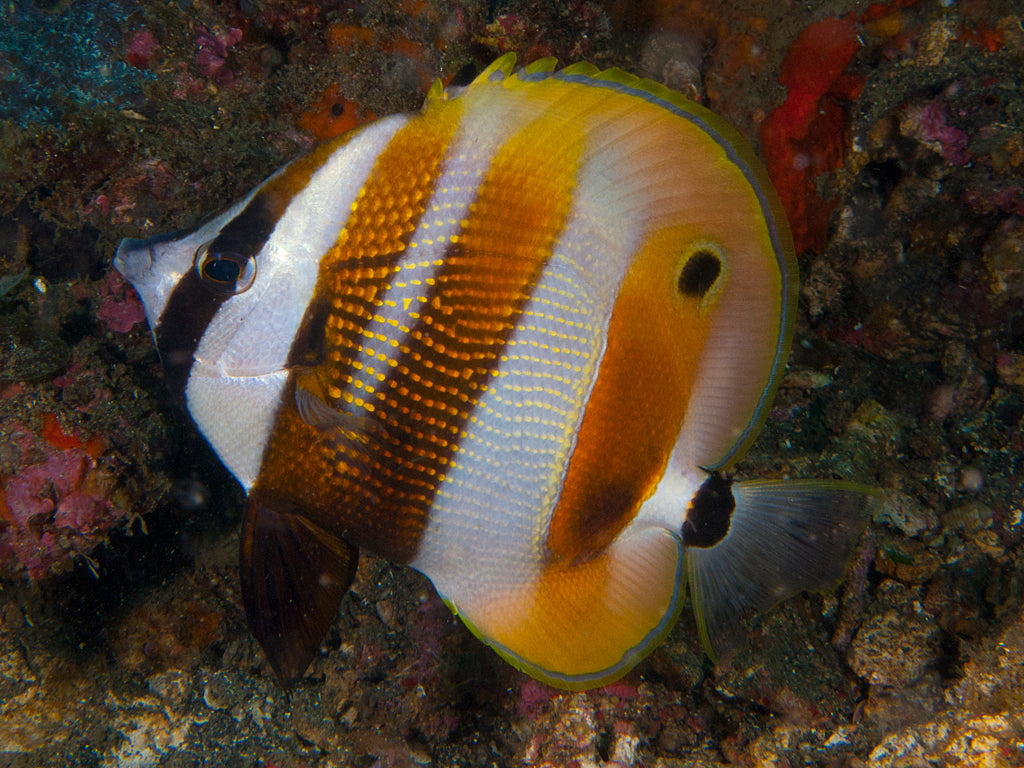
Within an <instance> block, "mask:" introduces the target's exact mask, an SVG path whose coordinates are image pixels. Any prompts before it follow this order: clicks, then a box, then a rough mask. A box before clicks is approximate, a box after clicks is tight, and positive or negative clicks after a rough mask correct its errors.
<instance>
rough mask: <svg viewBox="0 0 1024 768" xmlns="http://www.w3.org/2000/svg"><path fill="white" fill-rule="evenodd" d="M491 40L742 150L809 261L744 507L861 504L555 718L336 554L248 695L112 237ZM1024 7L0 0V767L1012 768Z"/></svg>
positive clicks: (435, 615)
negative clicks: (819, 580) (785, 484)
mask: <svg viewBox="0 0 1024 768" xmlns="http://www.w3.org/2000/svg"><path fill="white" fill-rule="evenodd" d="M510 50H514V51H517V52H518V53H519V55H520V61H521V63H524V64H525V63H528V62H529V61H531V60H534V59H536V58H539V57H542V56H549V55H555V56H558V57H559V59H560V60H561V61H562V62H563V63H569V62H572V61H576V60H580V59H588V60H590V61H592V62H594V63H595V64H597V65H599V66H602V67H603V66H620V67H622V68H624V69H626V70H629V71H631V72H635V73H637V74H641V75H644V76H647V77H650V78H653V79H656V80H659V81H661V82H664V83H666V84H667V85H669V86H671V87H673V88H676V89H679V90H681V91H683V92H684V93H686V94H687V95H688V96H690V97H691V98H694V99H697V100H700V101H701V102H702V103H704V104H706V105H707V106H709V107H710V108H711V109H713V110H715V111H717V112H719V113H721V114H722V115H724V116H725V117H727V118H728V119H729V120H730V121H731V122H733V123H734V124H735V125H736V126H737V127H738V128H739V129H740V131H741V132H742V133H744V134H745V135H746V136H747V137H749V138H750V139H751V140H752V141H753V142H754V143H755V144H756V145H757V146H758V149H759V151H760V154H761V155H762V157H763V158H764V159H765V163H766V165H767V167H768V168H769V171H770V173H771V175H772V177H773V180H774V182H775V184H776V185H777V187H778V188H779V192H780V195H781V197H782V199H783V201H784V204H785V206H786V208H787V212H788V213H789V216H790V219H791V222H792V224H793V230H794V235H795V238H796V242H797V246H798V250H799V255H800V266H801V270H802V290H801V301H800V311H799V318H798V325H797V335H796V340H795V343H794V354H793V359H792V361H791V363H790V367H789V370H788V372H787V374H786V377H785V380H784V381H783V384H782V389H781V391H780V394H779V397H778V399H777V401H776V404H775V407H774V410H773V411H772V414H771V417H770V418H769V420H768V424H767V425H766V428H765V432H764V434H763V435H762V436H761V438H760V439H759V440H758V442H757V443H756V445H755V446H754V448H753V449H752V451H751V452H750V454H749V455H748V457H747V458H746V459H745V460H744V462H743V463H742V465H741V467H740V470H741V473H742V474H743V475H744V476H747V477H763V476H794V477H824V476H834V477H842V478H847V479H853V480H858V481H862V482H869V483H872V484H875V485H878V486H880V487H882V488H883V489H885V491H886V502H885V504H884V505H883V507H882V508H881V509H880V510H879V512H878V513H877V514H876V516H875V519H874V520H873V521H872V523H871V525H870V526H869V529H868V531H867V532H866V533H865V535H864V538H863V540H862V542H861V544H860V546H859V548H858V550H857V552H856V554H855V557H854V561H853V562H852V563H851V566H850V570H849V576H848V578H847V580H846V581H845V583H844V584H843V585H842V586H841V587H840V588H839V589H838V590H837V591H836V593H835V594H832V595H826V596H821V595H805V596H801V597H799V598H797V599H794V600H791V601H789V602H787V603H786V604H784V605H782V606H780V607H778V608H777V609H775V610H773V611H771V612H769V613H768V614H767V615H765V616H761V617H758V618H757V619H755V620H753V621H752V622H751V624H750V626H749V628H748V631H749V642H748V643H747V645H746V647H745V648H743V649H741V650H739V651H738V652H737V653H736V654H735V655H734V656H733V657H732V658H730V659H725V660H722V661H721V662H720V663H719V664H718V665H717V666H716V665H712V663H711V662H710V661H709V660H708V659H707V658H706V657H704V656H703V654H702V652H701V650H700V646H699V642H698V641H697V639H696V637H695V632H694V629H693V627H692V624H691V622H690V621H689V618H688V615H687V614H686V611H685V610H684V616H683V620H682V621H681V622H680V624H679V626H678V627H677V628H676V629H675V631H674V632H673V633H672V635H671V637H670V639H669V641H668V642H667V643H666V644H665V645H664V646H663V647H661V648H660V649H658V650H657V651H655V652H654V653H653V654H652V655H651V656H650V657H649V658H648V659H647V660H646V661H645V662H643V663H642V664H641V665H640V666H639V667H638V668H637V669H636V670H635V671H634V672H632V673H631V674H630V675H628V676H627V677H626V678H624V679H623V680H622V681H620V682H618V683H615V684H613V685H610V686H608V687H606V688H603V689H599V690H596V691H591V692H588V693H580V694H566V693H560V692H557V691H553V690H550V689H548V688H546V687H545V686H543V685H541V684H539V683H537V682H535V681H532V680H530V679H529V678H526V677H524V676H523V675H521V674H519V673H517V672H516V671H515V670H512V669H511V668H509V667H508V666H506V665H505V664H504V663H503V662H501V661H500V660H499V659H498V658H497V657H496V656H495V655H494V654H493V653H492V652H491V651H490V650H488V649H487V648H485V647H484V646H482V645H481V644H480V643H478V642H477V641H476V640H475V639H474V638H473V637H472V636H471V635H470V634H469V632H468V631H467V630H465V628H464V627H462V626H461V625H460V624H459V623H458V622H457V620H455V619H454V618H453V617H452V616H451V615H450V614H449V613H448V611H447V609H446V608H445V607H444V606H443V605H442V604H441V603H440V601H439V600H438V598H437V597H436V595H435V594H434V593H433V590H432V588H431V587H430V585H429V583H427V582H426V581H425V580H424V579H422V578H421V577H419V576H418V575H417V574H415V573H414V572H412V571H410V570H408V569H402V568H396V567H392V566H390V565H388V564H386V563H383V562H381V561H374V560H372V559H368V560H365V561H364V562H363V563H362V565H361V567H360V571H359V574H358V576H357V580H356V585H355V589H354V593H353V594H352V595H350V596H349V597H348V598H347V599H346V600H345V602H344V605H343V608H342V611H341V614H340V615H339V617H338V621H337V624H336V626H335V627H334V629H332V631H331V633H330V636H329V637H328V639H327V642H326V643H325V645H324V647H323V649H322V654H321V656H320V657H319V658H318V659H317V660H316V662H315V663H314V665H313V666H312V667H311V669H310V670H309V672H308V673H307V675H306V676H305V677H304V679H303V680H302V681H300V683H299V684H298V685H297V687H296V688H295V689H294V690H292V691H290V692H285V691H283V690H282V689H280V687H279V686H278V685H277V683H276V682H275V680H274V678H273V675H272V673H271V671H270V669H269V667H268V666H267V664H266V662H265V660H264V659H263V658H262V656H261V654H260V652H259V650H258V648H257V647H256V645H255V642H254V641H253V639H252V637H251V636H250V634H249V633H248V631H247V629H246V627H245V621H244V617H243V615H242V611H241V607H240V601H239V595H238V586H237V558H236V550H237V526H238V522H239V515H240V506H241V501H242V499H241V493H240V491H239V489H238V488H237V486H236V485H235V484H234V483H233V481H232V480H231V478H230V477H229V476H228V475H227V474H226V472H225V471H224V470H223V469H222V468H221V467H220V465H219V463H218V462H217V460H216V458H215V457H214V456H213V455H212V452H211V451H210V450H209V449H208V448H207V447H206V446H205V445H204V444H203V443H202V441H201V439H200V438H199V437H198V436H197V435H196V434H195V431H194V429H193V428H192V427H191V425H190V424H189V422H188V419H187V416H186V415H185V414H184V413H183V412H181V411H179V410H177V409H176V408H175V407H174V405H173V404H172V403H170V402H169V401H168V398H167V396H166V393H165V392H164V390H163V387H162V381H161V373H160V367H159V362H158V360H157V358H156V354H155V351H154V349H153V346H152V342H151V338H150V335H149V332H148V330H147V328H146V326H145V322H144V318H143V315H142V313H141V306H140V304H139V302H138V300H137V298H136V297H135V295H134V293H133V292H132V290H131V288H130V287H128V286H127V285H126V284H125V283H124V282H123V281H122V280H121V279H120V278H119V277H118V276H117V275H116V273H114V272H113V271H112V270H111V268H110V260H111V257H112V254H113V249H114V247H115V246H116V243H117V241H118V240H119V239H120V238H121V237H125V236H133V237H139V236H145V235H147V234H152V233H156V232H161V231H167V230H170V229H173V228H175V227H180V226H187V225H189V224H190V223H192V222H194V221H195V220H196V219H197V218H198V217H199V216H201V215H204V214H207V213H209V212H211V211H214V210H216V209H218V208H220V207H223V206H224V205H226V204H228V203H230V202H231V201H232V200H233V199H235V198H237V197H238V196H240V195H241V194H243V193H244V192H246V191H248V190H249V189H251V188H252V187H253V186H254V185H255V184H256V183H258V182H259V181H260V180H261V179H262V178H263V177H265V176H266V175H268V174H269V173H271V172H272V171H273V170H275V169H276V168H277V167H279V166H280V165H282V164H283V163H284V162H286V161H287V160H288V159H290V158H292V157H294V156H296V155H297V154H299V153H301V152H302V151H304V150H306V149H308V148H309V147H310V146H311V145H312V144H313V143H314V142H315V141H317V140H322V139H325V138H328V137H330V136H334V135H337V134H338V133H341V132H344V131H346V130H348V129H350V128H352V127H354V126H356V125H358V124H360V123H361V122H364V121H366V120H369V119H372V118H373V117H374V116H377V115H386V114H390V113H392V112H395V111H398V110H406V109H416V108H418V106H419V104H420V103H421V102H422V99H423V97H424V95H425V93H426V90H427V88H429V86H430V84H431V82H433V80H434V79H435V78H441V79H447V78H450V77H452V76H453V75H454V74H455V73H457V72H458V71H459V70H460V69H462V68H463V67H465V66H467V65H475V66H481V65H485V64H487V63H489V62H490V61H491V60H492V59H493V58H494V57H495V56H497V55H498V54H500V53H502V52H505V51H510ZM1022 73H1024V16H1022V14H1021V9H1020V4H1019V2H1013V1H1012V0H1002V1H1000V0H993V1H992V2H983V1H982V0H973V1H968V2H953V1H952V0H890V1H889V2H878V3H872V4H866V3H862V2H855V1H854V0H822V1H821V2H815V3H795V2H788V1H787V2H780V3H764V2H756V1H755V0H739V1H738V2H723V1H721V0H642V1H641V2H627V0H604V2H601V1H599V0H567V1H566V2H554V0H509V1H508V2H484V0H399V1H398V2H384V1H383V0H367V1H366V2H358V1H357V0H328V1H327V2H319V3H312V2H310V3H303V2H287V1H286V0H227V1H226V2H214V0H198V1H197V2H192V3H185V2H170V3H168V2H160V3H158V2H153V1H152V0H144V2H140V3H125V2H121V1H120V0H91V1H88V2H87V1H85V0H78V1H76V0H63V1H62V0H36V1H35V2H32V1H30V0H12V2H8V3H5V4H4V5H3V7H2V8H0V486H2V491H0V765H2V766H8V765H10V766H39V765H64V766H122V765H123V766H184V765H196V764H199V763H200V762H202V763H203V764H205V765H226V766H233V765H245V766H251V765H268V766H269V765H273V766H289V767H293V766H294V767H295V768H298V767H299V766H317V767H324V768H326V767H327V766H348V765H362V766H411V765H437V766H447V765H466V766H483V765H495V766H504V765H520V764H522V765H552V766H565V765H576V766H594V765H617V766H634V765H637V766H639V765H645V766H662V767H663V768H670V767H672V768H683V767H684V766H697V765H701V766H708V765H710V766H714V765H733V764H735V765H741V766H801V765H827V766H865V765H871V766H894V767H895V766H931V765H971V766H973V765H982V766H1021V765H1024V714H1022V712H1024V665H1022V662H1021V659H1024V563H1022V560H1024V549H1022V547H1024V545H1022V533H1024V490H1022V474H1024V320H1022V318H1024V88H1022V82H1021V78H1022V76H1024V75H1022Z"/></svg>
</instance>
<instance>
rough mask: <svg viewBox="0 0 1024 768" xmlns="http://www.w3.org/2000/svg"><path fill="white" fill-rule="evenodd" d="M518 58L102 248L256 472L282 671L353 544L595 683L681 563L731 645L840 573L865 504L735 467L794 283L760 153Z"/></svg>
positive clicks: (867, 498)
mask: <svg viewBox="0 0 1024 768" xmlns="http://www.w3.org/2000/svg"><path fill="white" fill-rule="evenodd" d="M514 61H515V60H514V57H512V56H505V57H502V58H500V59H498V60H497V61H496V62H495V63H494V64H493V65H492V66H491V67H490V68H488V69H487V70H486V71H484V72H483V73H482V74H481V75H480V76H479V77H478V78H477V79H476V80H475V81H473V82H472V83H471V84H470V85H468V86H467V87H465V88H464V89H460V90H458V91H456V90H455V89H451V90H449V91H445V90H444V89H443V88H441V87H440V86H436V87H435V88H434V89H433V90H432V91H431V94H430V96H429V97H428V99H427V102H426V104H425V106H424V108H423V110H422V111H421V112H419V113H415V114H403V115H394V116H392V117H388V118H385V119H382V120H379V121H377V122H374V123H372V124H369V125H367V126H364V127H361V128H359V129H356V130H354V131H352V132H350V133H348V134H346V135H344V136H342V137H339V138H338V139H335V140H333V141H331V142H328V143H325V144H323V145H320V146H319V147H317V148H315V149H314V150H313V151H312V152H311V153H310V154H308V155H306V156H305V157H302V158H300V159H297V160H295V161H293V162H292V163H291V164H289V165H287V166H285V167H284V168H283V169H281V170H280V171H278V172H277V173H276V174H275V175H273V176H271V177H270V178H269V179H268V180H266V181H265V182H264V183H263V184H261V185H260V186H259V187H257V188H256V189H254V190H253V191H252V192H251V193H250V194H249V195H247V196H246V197H245V198H244V199H242V200H241V201H239V202H238V203H236V204H235V205H233V206H232V207H230V208H229V209H228V210H227V211H225V212H224V213H222V214H221V215H219V216H217V217H215V218H212V219H210V220H208V221H206V222H205V223H202V224H200V225H199V226H198V227H196V228H195V229H193V230H191V231H189V232H186V233H174V234H173V235H170V236H164V237H157V238H151V239H149V240H145V241H139V240H125V241H124V242H123V243H122V244H121V246H120V247H119V249H118V252H117V256H116V257H115V266H116V267H117V269H118V270H119V271H120V272H121V273H122V274H123V275H124V276H125V277H126V278H128V279H129V280H130V281H131V282H132V283H133V284H134V285H135V287H136V289H137V290H138V292H139V294H140V296H141V297H142V300H143V302H144V304H145V308H146V313H147V318H148V320H149V323H150V326H151V328H152V329H153V333H154V337H155V339H156V342H157V346H158V348H159V350H160V353H161V357H162V360H163V363H164V366H165V371H166V375H167V380H168V383H169V385H170V387H171V388H172V390H174V391H176V392H178V393H180V394H182V395H183V396H184V400H185V403H186V405H187V407H188V410H189V412H190V413H191V415H192V417H193V419H194V420H195V422H196V424H197V425H198V427H199V429H200V430H201V431H202V433H203V435H204V436H205V437H206V439H207V440H209V442H210V443H211V445H212V446H213V448H214V449H215V450H216V452H217V454H218V455H219V456H220V458H221V460H222V461H223V462H224V463H225V465H226V466H227V467H228V469H229V470H230V471H231V472H232V473H233V475H234V476H235V477H236V478H237V479H238V481H239V482H240V483H241V484H242V486H243V487H244V489H245V491H246V493H247V494H248V501H247V511H246V514H245V518H244V523H243V531H242V537H241V550H240V574H241V581H242V589H243V598H244V603H245V608H246V613H247V616H248V619H249V622H250V625H251V627H252V628H253V631H254V634H255V635H256V637H257V639H258V640H259V641H260V643H261V645H262V646H263V648H264V650H265V651H266V653H267V655H268V657H269V659H270V661H271V663H272V665H273V667H274V669H275V670H276V672H277V674H278V675H279V677H280V678H281V679H282V680H283V681H285V682H289V681H291V680H292V679H294V678H295V677H297V676H298V675H300V674H301V673H302V672H303V670H304V669H305V667H306V666H307V665H308V663H309V661H310V660H311V659H312V657H313V655H314V654H315V653H316V651H317V648H318V647H319V644H320V642H321V640H322V638H323V635H324V633H325V632H326V630H327V628H328V627H329V626H330V624H331V623H332V622H333V621H334V619H335V616H336V613H337V608H338V604H339V601H340V600H341V598H342V597H343V595H344V594H345V592H346V591H347V590H348V587H349V585H350V583H351V581H352V578H353V575H354V570H355V565H356V562H357V558H358V551H359V549H366V550H369V551H372V552H374V553H376V554H378V555H381V556H384V557H386V558H388V559H390V560H392V561H394V562H398V563H404V564H408V565H410V566H412V567H414V568H416V569H418V570H420V571H421V572H423V573H424V574H426V575H427V576H428V577H429V578H430V579H431V581H432V582H433V584H434V586H435V587H436V588H437V590H438V592H439V593H440V595H441V596H442V598H443V599H444V600H445V601H446V603H447V604H448V605H449V607H450V608H451V609H452V610H453V611H454V612H455V613H457V614H458V615H459V616H460V617H462V618H463V619H464V620H465V622H466V623H467V624H468V625H469V627H470V628H471V629H472V630H473V632H474V633H475V634H477V635H478V636H479V637H480V638H481V639H483V640H484V641H485V642H487V643H488V644H489V645H491V646H492V647H493V648H494V649H495V650H497V651H498V653H500V654H501V655H502V656H504V657H505V658H506V659H507V660H509V661H510V662H511V663H512V664H514V665H515V666H517V667H518V668H520V669H523V670H524V671H526V672H527V673H529V674H531V675H533V676H534V677H536V678H538V679H541V680H544V681H546V682H549V683H551V684H553V685H557V686H560V687H564V688H572V689H580V688H587V687H591V686H594V685H599V684H602V683H605V682H608V681H610V680H613V679H615V678H616V677H618V676H620V675H622V674H624V673H625V672H626V671H627V670H629V669H630V668H632V667H633V666H634V665H635V664H636V663H637V662H638V661H639V660H640V659H641V658H643V656H644V655H645V654H646V653H647V652H649V651H650V650H651V649H652V648H653V647H655V646H656V645H657V643H658V642H659V641H660V640H662V639H663V638H664V637H665V636H666V634H667V633H668V631H669V630H670V629H671V627H672V625H673V624H674V622H675V619H676V617H677V615H678V612H679V610H680V608H681V606H682V604H683V602H684V599H685V594H686V585H687V584H689V591H690V598H691V601H692V603H693V607H694V610H695V612H696V616H697V621H698V626H699V627H700V631H701V635H702V639H703V640H704V642H705V644H706V645H707V646H708V648H709V650H713V649H714V648H715V647H716V645H717V644H718V643H719V642H720V638H722V637H725V636H727V635H728V633H729V630H730V629H731V628H732V627H733V626H734V625H735V623H736V621H737V619H738V617H739V615H740V614H741V613H742V612H744V611H746V610H749V609H754V610H757V609H763V608H765V607H766V606H769V605H771V604H773V603H774V602H776V601H777V600H779V599H782V598H784V597H786V596H788V595H790V594H792V593H793V592H795V591H797V590H801V589H820V588H826V587H828V586H830V585H831V584H833V583H835V582H836V581H837V580H838V579H839V578H840V576H841V574H842V570H843V564H844V562H845V560H846V557H847V554H848V552H849V550H850V548H851V546H852V543H853V542H854V540H855V539H856V536H857V535H858V533H859V531H860V528H861V525H862V523H863V520H864V516H865V512H866V510H867V508H868V507H869V506H870V503H871V499H872V493H871V491H870V490H869V489H867V488H864V487H862V486H856V485H852V484H843V483H835V482H763V483H757V482H733V481H732V480H731V479H730V478H729V477H728V475H727V473H728V471H729V470H731V468H732V466H733V465H734V464H735V463H736V462H737V461H738V460H739V458H740V457H741V456H742V454H743V453H744V451H745V450H746V448H747V447H748V446H749V445H750V443H751V441H752V440H753V439H754V437H755V435H756V433H757V431H758V429H759V428H760V426H761V424H762V422H763V420H764V418H765V415H766V411H767V408H768V407H769V405H770V402H771V399H772V396H773V394H774V391H775V389H776V386H777V383H778V379H779V376H780V375H781V371H782V369H783V367H784V365H785V361H786V358H787V355H788V351H789V344H790V335H791V326H792V321H793V314H794V311H795V303H796V291H797V268H796V260H795V258H794V255H793V252H792V244H791V240H790V236H789V232H788V229H787V225H786V222H785V218H784V216H783V214H782V213H781V210H780V207H779V204H778V200H777V198H776V196H775V193H774V191H773V190H772V188H771V185H770V183H769V182H768V180H767V178H766V175H765V173H764V171H763V170H762V168H761V166H760V164H759V163H758V162H757V160H756V158H755V157H754V155H753V153H752V151H751V150H750V148H749V147H748V146H747V145H746V143H745V142H744V141H743V140H742V139H741V138H740V137H739V136H738V135H737V134H736V133H735V132H734V131H733V130H732V129H731V128H729V127H728V126H727V125H725V124H724V123H723V122H722V121H721V120H720V119H718V118H716V117H715V116H713V115H712V114H711V113H709V112H707V111H706V110H704V109H703V108H701V107H699V106H698V105H695V104H693V103H691V102H689V101H686V100H685V99H683V97H681V96H680V95H678V94H676V93H674V92H672V91H670V90H668V89H666V88H664V87H662V86H660V85H657V84H655V83H652V82H650V81H645V80H640V79H638V78H635V77H632V76H629V75H627V74H625V73H623V72H620V71H618V70H609V71H603V72H601V71H598V70H596V69H595V68H593V67H591V66H589V65H574V66H570V67H568V68H565V69H562V70H560V71H555V69H554V61H553V60H545V61H542V62H537V63H535V64H533V65H531V66H529V67H527V68H525V69H523V70H519V71H514Z"/></svg>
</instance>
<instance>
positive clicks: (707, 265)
mask: <svg viewBox="0 0 1024 768" xmlns="http://www.w3.org/2000/svg"><path fill="white" fill-rule="evenodd" d="M721 273H722V260H721V258H720V257H719V256H718V254H717V253H715V252H714V251H713V250H711V249H710V248H701V249H698V250H697V251H695V252H694V253H693V254H691V255H690V258H689V259H688V260H687V262H686V264H684V265H683V271H682V272H681V273H680V274H679V292H680V293H681V294H683V295H684V296H692V297H694V298H701V297H702V296H704V295H705V294H706V293H707V292H708V291H710V290H711V286H713V285H714V284H715V281H716V280H717V279H718V276H719V275H720V274H721Z"/></svg>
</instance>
